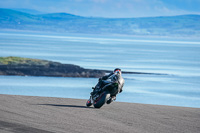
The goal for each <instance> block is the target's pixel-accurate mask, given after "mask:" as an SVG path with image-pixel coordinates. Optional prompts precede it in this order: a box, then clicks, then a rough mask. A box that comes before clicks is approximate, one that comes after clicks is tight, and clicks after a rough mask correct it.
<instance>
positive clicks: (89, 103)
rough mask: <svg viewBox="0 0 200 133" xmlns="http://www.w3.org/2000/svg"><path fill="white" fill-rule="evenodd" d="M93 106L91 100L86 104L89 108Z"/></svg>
mask: <svg viewBox="0 0 200 133" xmlns="http://www.w3.org/2000/svg"><path fill="white" fill-rule="evenodd" d="M91 105H92V103H91V100H90V99H89V100H88V101H87V102H86V106H87V107H90V106H91Z"/></svg>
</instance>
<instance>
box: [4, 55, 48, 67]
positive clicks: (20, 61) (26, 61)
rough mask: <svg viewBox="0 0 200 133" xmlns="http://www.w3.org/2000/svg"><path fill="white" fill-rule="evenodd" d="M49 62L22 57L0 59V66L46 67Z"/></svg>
mask: <svg viewBox="0 0 200 133" xmlns="http://www.w3.org/2000/svg"><path fill="white" fill-rule="evenodd" d="M48 63H49V62H48V61H45V60H39V59H30V58H22V57H13V56H9V57H0V64H2V65H47V64H48Z"/></svg>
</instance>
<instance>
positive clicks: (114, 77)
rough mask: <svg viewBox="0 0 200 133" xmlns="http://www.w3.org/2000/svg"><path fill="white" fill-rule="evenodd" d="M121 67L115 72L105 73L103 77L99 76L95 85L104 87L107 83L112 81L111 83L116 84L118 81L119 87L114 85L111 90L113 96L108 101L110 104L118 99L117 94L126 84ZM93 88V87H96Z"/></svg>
mask: <svg viewBox="0 0 200 133" xmlns="http://www.w3.org/2000/svg"><path fill="white" fill-rule="evenodd" d="M121 73H122V72H121V69H120V68H116V69H115V70H114V71H113V72H111V73H110V74H108V75H105V76H103V77H101V78H99V82H98V84H97V85H96V86H95V88H103V87H104V86H105V85H106V84H108V83H111V85H114V84H116V83H117V85H118V86H117V87H113V88H112V90H110V92H111V97H110V99H109V100H108V101H107V102H106V103H107V104H110V103H111V102H112V101H114V100H116V95H117V94H118V93H121V92H122V88H123V86H124V79H123V78H122V75H121ZM95 88H93V89H95Z"/></svg>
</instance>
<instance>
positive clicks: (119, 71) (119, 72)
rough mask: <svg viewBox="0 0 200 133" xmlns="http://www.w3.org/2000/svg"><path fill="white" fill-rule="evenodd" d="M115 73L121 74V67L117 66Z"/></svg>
mask: <svg viewBox="0 0 200 133" xmlns="http://www.w3.org/2000/svg"><path fill="white" fill-rule="evenodd" d="M113 72H114V73H115V74H121V69H120V68H115V70H114V71H113Z"/></svg>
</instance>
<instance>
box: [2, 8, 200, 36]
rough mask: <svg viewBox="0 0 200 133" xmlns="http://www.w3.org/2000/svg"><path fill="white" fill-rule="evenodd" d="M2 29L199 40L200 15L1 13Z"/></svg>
mask: <svg viewBox="0 0 200 133" xmlns="http://www.w3.org/2000/svg"><path fill="white" fill-rule="evenodd" d="M0 29H15V30H32V31H50V32H66V33H89V34H125V35H155V36H199V35H200V15H181V16H169V17H146V18H116V19H115V18H112V19H111V18H95V17H82V16H76V15H73V14H67V13H52V14H38V15H33V14H28V13H24V12H20V11H16V10H11V9H0Z"/></svg>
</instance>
